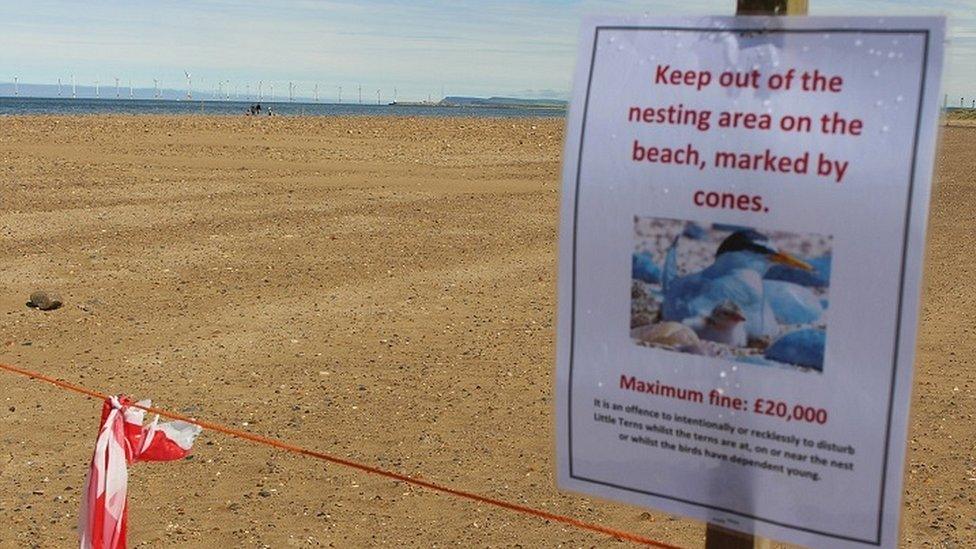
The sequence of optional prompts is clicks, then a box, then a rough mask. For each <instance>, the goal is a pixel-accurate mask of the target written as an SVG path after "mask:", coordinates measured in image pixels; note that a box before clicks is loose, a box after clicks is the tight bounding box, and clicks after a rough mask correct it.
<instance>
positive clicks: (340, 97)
mask: <svg viewBox="0 0 976 549" xmlns="http://www.w3.org/2000/svg"><path fill="white" fill-rule="evenodd" d="M339 103H342V86H339Z"/></svg>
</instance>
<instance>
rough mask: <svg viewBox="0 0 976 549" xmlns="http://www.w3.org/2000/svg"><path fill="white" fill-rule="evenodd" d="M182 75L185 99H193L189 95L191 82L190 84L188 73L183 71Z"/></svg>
mask: <svg viewBox="0 0 976 549" xmlns="http://www.w3.org/2000/svg"><path fill="white" fill-rule="evenodd" d="M183 74H185V75H186V98H187V99H193V96H192V95H191V94H190V85H191V82H192V81H191V80H190V73H188V72H186V71H183Z"/></svg>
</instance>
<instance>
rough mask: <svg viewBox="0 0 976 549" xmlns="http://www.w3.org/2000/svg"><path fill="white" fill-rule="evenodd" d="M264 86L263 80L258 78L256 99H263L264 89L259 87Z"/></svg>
mask: <svg viewBox="0 0 976 549" xmlns="http://www.w3.org/2000/svg"><path fill="white" fill-rule="evenodd" d="M263 87H264V80H258V101H264V91H262V89H261V88H263Z"/></svg>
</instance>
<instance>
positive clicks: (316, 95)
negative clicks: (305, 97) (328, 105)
mask: <svg viewBox="0 0 976 549" xmlns="http://www.w3.org/2000/svg"><path fill="white" fill-rule="evenodd" d="M315 102H316V103H318V102H319V85H318V84H315Z"/></svg>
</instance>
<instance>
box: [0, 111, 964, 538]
mask: <svg viewBox="0 0 976 549" xmlns="http://www.w3.org/2000/svg"><path fill="white" fill-rule="evenodd" d="M561 146H562V121H560V120H542V119H540V120H527V119H523V120H483V119H463V120H462V119H442V120H433V119H423V120H421V119H380V118H317V119H292V118H255V119H251V118H207V117H182V118H179V117H159V118H157V117H37V118H3V119H0V153H2V154H0V157H2V164H0V204H2V207H0V260H2V263H3V265H4V268H3V269H2V270H0V315H2V316H0V319H2V320H0V361H2V362H4V363H12V364H15V365H19V366H21V367H24V368H28V369H32V370H36V371H39V372H43V373H46V374H49V375H53V376H57V377H62V378H64V379H66V380H69V381H71V382H75V383H79V384H81V385H85V386H87V387H90V388H92V389H96V390H99V391H104V392H127V393H130V394H133V395H135V396H138V397H152V398H154V399H155V400H156V402H157V403H158V404H159V405H160V406H162V407H165V408H169V409H173V410H175V411H181V412H184V413H187V414H190V415H195V416H198V417H201V418H204V419H207V420H210V421H215V422H221V423H225V424H227V425H232V426H234V427H237V428H240V429H245V430H249V431H252V432H255V433H258V434H262V435H268V436H273V437H277V438H281V439H284V440H286V441H289V442H291V443H294V444H297V445H300V446H304V447H308V448H314V449H317V450H321V451H326V452H331V453H334V454H336V455H339V456H343V457H349V458H352V459H356V460H360V461H363V462H365V463H368V464H371V465H375V466H378V467H383V468H387V469H391V470H394V471H397V472H401V473H405V474H409V475H417V476H422V477H424V478H426V479H429V480H433V481H438V482H442V483H446V484H449V485H451V486H455V487H459V488H462V489H466V490H470V491H474V492H478V493H481V494H485V495H488V496H492V497H498V498H502V499H505V500H509V501H512V502H516V503H522V504H526V505H530V506H533V507H537V508H540V509H545V510H547V511H554V512H558V513H563V514H567V515H570V516H573V517H577V518H580V519H583V520H587V521H595V522H599V523H602V524H605V525H608V526H611V527H615V528H619V529H624V530H628V531H632V532H635V533H639V534H643V535H647V536H649V537H652V538H655V539H661V540H664V541H668V542H670V543H674V544H678V545H682V546H696V545H700V544H701V542H702V540H703V539H704V528H703V526H702V525H701V524H698V523H695V522H692V521H687V520H683V519H677V518H674V517H668V516H667V515H662V514H658V513H645V512H644V511H643V510H641V509H637V508H634V507H629V506H623V505H617V504H613V503H607V502H602V501H596V500H592V499H589V498H583V497H579V496H575V495H570V494H561V493H559V492H557V491H556V489H555V487H554V481H553V467H554V462H553V439H552V409H553V402H552V399H553V390H552V372H553V364H554V348H553V342H554V329H555V328H554V324H553V318H554V313H555V285H554V283H555V274H556V272H555V265H556V253H555V249H556V248H555V246H556V224H557V216H558V211H557V210H558V170H559V161H560V155H561ZM974 146H976V129H974V128H964V127H950V128H947V129H946V130H945V133H944V140H943V144H942V150H941V154H940V160H939V177H940V179H941V184H940V185H939V187H938V189H937V191H936V193H935V196H934V207H933V210H932V217H931V229H930V230H931V237H930V248H929V252H928V258H927V271H926V275H927V278H926V288H927V290H926V298H925V305H924V311H923V324H922V326H921V333H922V336H921V343H920V353H919V373H918V375H917V381H918V383H917V387H916V391H915V393H916V405H915V409H914V415H913V418H914V419H913V431H912V433H911V442H910V446H911V454H910V463H909V464H908V467H907V474H908V481H907V490H906V498H905V501H906V509H905V518H904V521H903V522H904V533H903V541H904V545H905V546H913V547H915V546H921V545H932V546H942V545H947V544H955V545H958V546H969V545H973V544H976V519H974V509H976V502H974V493H976V481H974V480H973V479H974V478H976V461H974V457H973V456H974V446H976V433H974V427H973V420H974V413H976V374H974V372H973V369H972V364H973V362H974V358H976V338H974V337H973V336H974V328H973V314H974V311H976V307H974V305H976V287H974V285H973V284H972V282H971V279H972V274H973V273H974V272H976V259H974V254H973V252H974V251H976V249H974V244H973V241H972V239H971V233H972V228H973V226H974V224H976V206H974V204H976V157H974V155H973V154H972V150H973V147H974ZM35 289H52V290H54V291H58V292H60V293H61V295H62V296H63V297H64V298H65V306H64V307H63V308H62V309H60V310H57V311H53V312H48V313H44V312H40V311H36V310H32V309H28V308H27V307H25V305H24V302H25V301H26V299H27V296H28V295H29V294H30V293H31V291H33V290H35ZM0 399H2V401H0V546H2V547H9V546H13V547H21V546H23V547H30V546H44V547H52V546H66V545H71V544H73V543H75V541H74V540H75V535H76V534H75V529H74V528H75V522H76V516H75V515H76V513H77V510H78V496H79V491H80V488H81V483H82V480H83V478H84V472H85V468H86V466H87V461H88V459H89V457H90V454H91V449H92V443H93V441H94V437H95V428H96V425H97V419H98V410H99V406H100V404H99V403H97V402H95V401H93V400H90V399H87V398H84V397H80V396H76V395H73V394H67V393H63V392H60V391H58V390H55V389H53V388H51V387H48V386H46V385H43V384H40V383H37V382H30V381H27V380H24V379H21V378H18V377H13V376H11V375H9V374H5V373H0ZM130 472H131V476H130V490H131V491H130V496H131V499H130V505H131V514H130V519H131V525H130V539H131V545H132V546H143V547H158V546H175V545H179V546H187V547H205V546H242V545H246V546H263V545H267V546H272V547H281V546H320V545H321V546H336V547H353V546H372V545H390V546H423V547H429V546H433V545H435V544H436V545H456V546H462V547H472V546H517V545H521V546H524V547H552V546H558V545H566V546H573V547H590V546H599V547H616V546H619V545H620V543H619V542H616V541H614V540H611V539H608V538H606V537H602V536H600V535H596V534H589V533H586V532H580V531H578V530H575V529H572V528H569V527H566V526H562V525H559V524H553V523H546V522H544V521H541V520H538V519H536V518H530V517H524V516H521V515H517V514H514V513H511V512H508V511H503V510H499V509H496V508H493V507H488V506H485V505H479V504H475V503H472V502H468V501H464V500H457V499H454V498H450V497H447V496H444V495H441V494H436V493H432V492H429V491H426V490H422V489H417V488H413V487H410V486H407V485H404V484H402V483H397V482H394V481H390V480H386V479H383V478H378V477H374V476H369V475H366V474H364V473H361V472H358V471H355V470H350V469H346V468H343V467H340V466H335V465H329V464H324V463H322V462H319V461H314V460H311V459H309V458H305V457H300V456H296V455H293V454H287V453H284V452H282V451H278V450H273V449H270V448H267V447H264V446H258V445H255V444H252V443H248V442H242V441H238V440H235V439H231V438H228V437H226V436H224V435H221V434H218V433H213V432H205V433H204V434H203V435H202V437H201V438H200V439H199V440H198V442H197V448H196V451H195V455H194V457H193V459H192V460H187V461H184V462H180V463H169V464H145V463H143V464H137V465H135V466H133V467H132V468H131V470H130Z"/></svg>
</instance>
